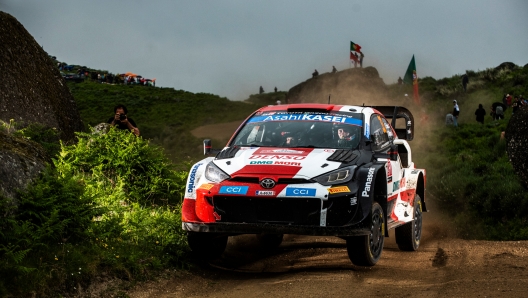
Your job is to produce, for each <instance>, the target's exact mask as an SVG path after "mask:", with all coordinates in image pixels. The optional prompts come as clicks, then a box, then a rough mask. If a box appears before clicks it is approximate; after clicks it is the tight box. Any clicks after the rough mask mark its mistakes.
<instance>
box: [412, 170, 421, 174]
mask: <svg viewBox="0 0 528 298" xmlns="http://www.w3.org/2000/svg"><path fill="white" fill-rule="evenodd" d="M418 173H420V171H418V170H412V171H411V174H418Z"/></svg>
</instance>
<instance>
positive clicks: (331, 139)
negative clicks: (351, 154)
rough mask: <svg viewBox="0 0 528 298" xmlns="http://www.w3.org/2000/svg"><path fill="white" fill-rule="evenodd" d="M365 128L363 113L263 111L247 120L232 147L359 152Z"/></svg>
mask: <svg viewBox="0 0 528 298" xmlns="http://www.w3.org/2000/svg"><path fill="white" fill-rule="evenodd" d="M362 126H363V117H362V114H360V113H348V112H336V111H332V112H327V113H324V112H313V111H300V112H299V111H295V112H292V111H272V112H262V113H257V114H255V115H253V116H252V117H251V118H250V119H248V121H246V123H245V124H244V126H243V127H242V129H241V130H240V131H239V132H238V134H237V135H236V137H235V138H234V139H233V141H232V142H231V144H230V146H266V147H308V148H333V149H337V148H342V149H356V148H357V147H358V146H359V141H360V139H361V135H362V133H361V132H362Z"/></svg>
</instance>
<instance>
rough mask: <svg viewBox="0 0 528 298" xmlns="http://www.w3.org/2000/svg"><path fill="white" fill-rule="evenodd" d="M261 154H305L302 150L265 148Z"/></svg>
mask: <svg viewBox="0 0 528 298" xmlns="http://www.w3.org/2000/svg"><path fill="white" fill-rule="evenodd" d="M259 153H261V154H303V153H304V151H302V150H291V149H265V150H261V151H260V152H259Z"/></svg>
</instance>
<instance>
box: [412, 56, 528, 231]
mask: <svg viewBox="0 0 528 298" xmlns="http://www.w3.org/2000/svg"><path fill="white" fill-rule="evenodd" d="M501 66H503V68H497V69H487V70H484V71H479V72H474V71H467V74H468V76H469V78H470V83H469V85H468V92H467V93H465V92H463V89H462V85H461V77H460V76H459V75H456V76H453V77H451V78H444V79H441V80H438V81H436V80H434V79H433V78H430V77H427V78H424V79H422V80H420V92H421V94H422V98H423V102H424V103H425V107H426V109H427V113H428V114H430V115H432V116H433V117H434V118H436V119H437V121H432V122H433V124H435V125H434V127H433V128H431V129H430V130H428V128H427V127H424V126H422V127H421V128H420V129H421V130H424V131H422V132H420V131H419V130H417V134H421V136H422V138H425V139H426V140H427V142H422V143H421V144H420V145H419V147H418V148H416V147H415V144H411V145H412V146H413V154H416V155H417V163H418V165H419V166H421V167H424V168H426V169H427V174H428V175H427V178H428V179H427V180H428V191H429V193H430V194H431V195H432V196H431V197H432V200H433V201H434V203H435V206H436V207H437V208H439V209H441V210H442V211H443V212H444V213H446V214H448V215H450V216H452V218H453V220H454V223H455V226H456V229H457V231H458V234H459V236H461V237H463V238H467V239H488V240H519V239H524V240H526V239H528V228H526V223H527V222H528V216H527V215H526V214H528V213H527V211H528V192H527V191H526V189H524V188H523V186H522V184H521V182H520V180H519V177H518V176H517V175H515V173H514V171H513V168H512V165H511V163H510V161H509V158H508V156H507V153H506V142H505V141H504V140H501V132H503V131H505V130H506V126H507V124H508V121H509V119H510V118H511V109H507V110H506V113H505V119H504V120H499V121H493V120H492V119H491V117H490V116H489V115H487V116H486V118H485V123H484V125H481V124H479V123H477V122H476V120H475V116H474V112H475V110H476V109H477V107H478V105H479V104H482V105H483V106H484V108H486V110H487V111H488V112H489V107H490V106H491V104H492V103H493V102H502V97H503V95H504V94H507V93H509V94H511V95H514V96H518V95H521V94H528V68H520V67H516V66H512V65H507V64H506V65H505V64H503V65H501ZM452 99H457V100H458V104H459V106H460V109H461V113H460V117H459V127H458V128H455V127H445V125H444V124H443V120H444V119H445V115H446V114H447V113H450V112H451V111H452V103H451V102H452ZM426 135H427V136H426Z"/></svg>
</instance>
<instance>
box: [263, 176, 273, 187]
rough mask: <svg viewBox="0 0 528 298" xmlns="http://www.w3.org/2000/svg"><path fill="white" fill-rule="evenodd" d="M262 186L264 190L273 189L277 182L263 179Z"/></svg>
mask: <svg viewBox="0 0 528 298" xmlns="http://www.w3.org/2000/svg"><path fill="white" fill-rule="evenodd" d="M260 186H262V188H273V187H275V181H274V180H273V179H270V178H266V179H262V180H261V181H260Z"/></svg>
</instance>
